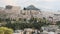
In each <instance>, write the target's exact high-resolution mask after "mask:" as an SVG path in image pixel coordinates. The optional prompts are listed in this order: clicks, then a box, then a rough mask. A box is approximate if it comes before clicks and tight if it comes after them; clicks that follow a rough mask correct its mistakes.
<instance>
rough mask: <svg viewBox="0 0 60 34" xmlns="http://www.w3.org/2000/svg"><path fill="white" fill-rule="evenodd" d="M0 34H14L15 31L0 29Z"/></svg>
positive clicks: (5, 28)
mask: <svg viewBox="0 0 60 34" xmlns="http://www.w3.org/2000/svg"><path fill="white" fill-rule="evenodd" d="M0 34H13V30H12V29H10V28H7V27H0Z"/></svg>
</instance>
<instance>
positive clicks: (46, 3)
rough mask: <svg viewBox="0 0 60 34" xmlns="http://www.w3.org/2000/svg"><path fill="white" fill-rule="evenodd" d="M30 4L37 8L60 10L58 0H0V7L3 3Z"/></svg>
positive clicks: (23, 5) (25, 5)
mask: <svg viewBox="0 0 60 34" xmlns="http://www.w3.org/2000/svg"><path fill="white" fill-rule="evenodd" d="M31 4H32V5H35V6H36V7H37V8H39V9H46V10H60V0H0V6H1V7H3V6H5V5H14V6H15V5H16V6H21V7H27V6H29V5H31Z"/></svg>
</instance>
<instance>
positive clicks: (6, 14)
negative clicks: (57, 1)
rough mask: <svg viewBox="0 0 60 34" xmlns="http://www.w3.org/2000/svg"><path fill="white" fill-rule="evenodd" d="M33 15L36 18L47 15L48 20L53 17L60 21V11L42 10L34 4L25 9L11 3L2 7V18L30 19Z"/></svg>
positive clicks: (0, 10) (0, 16)
mask: <svg viewBox="0 0 60 34" xmlns="http://www.w3.org/2000/svg"><path fill="white" fill-rule="evenodd" d="M31 17H34V18H43V17H45V18H46V19H48V20H51V18H49V17H52V18H53V19H54V21H59V20H60V12H52V11H51V12H50V11H41V10H40V9H38V8H36V7H35V6H34V5H30V6H28V7H26V8H23V9H21V7H19V6H11V5H7V6H5V8H0V18H4V19H5V18H10V19H18V18H23V19H24V18H26V19H30V18H31Z"/></svg>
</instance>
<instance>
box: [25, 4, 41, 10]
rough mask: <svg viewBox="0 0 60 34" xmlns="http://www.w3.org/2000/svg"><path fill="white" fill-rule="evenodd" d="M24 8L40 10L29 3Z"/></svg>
mask: <svg viewBox="0 0 60 34" xmlns="http://www.w3.org/2000/svg"><path fill="white" fill-rule="evenodd" d="M26 10H40V9H38V8H36V7H35V6H34V5H30V6H28V7H27V8H26Z"/></svg>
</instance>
